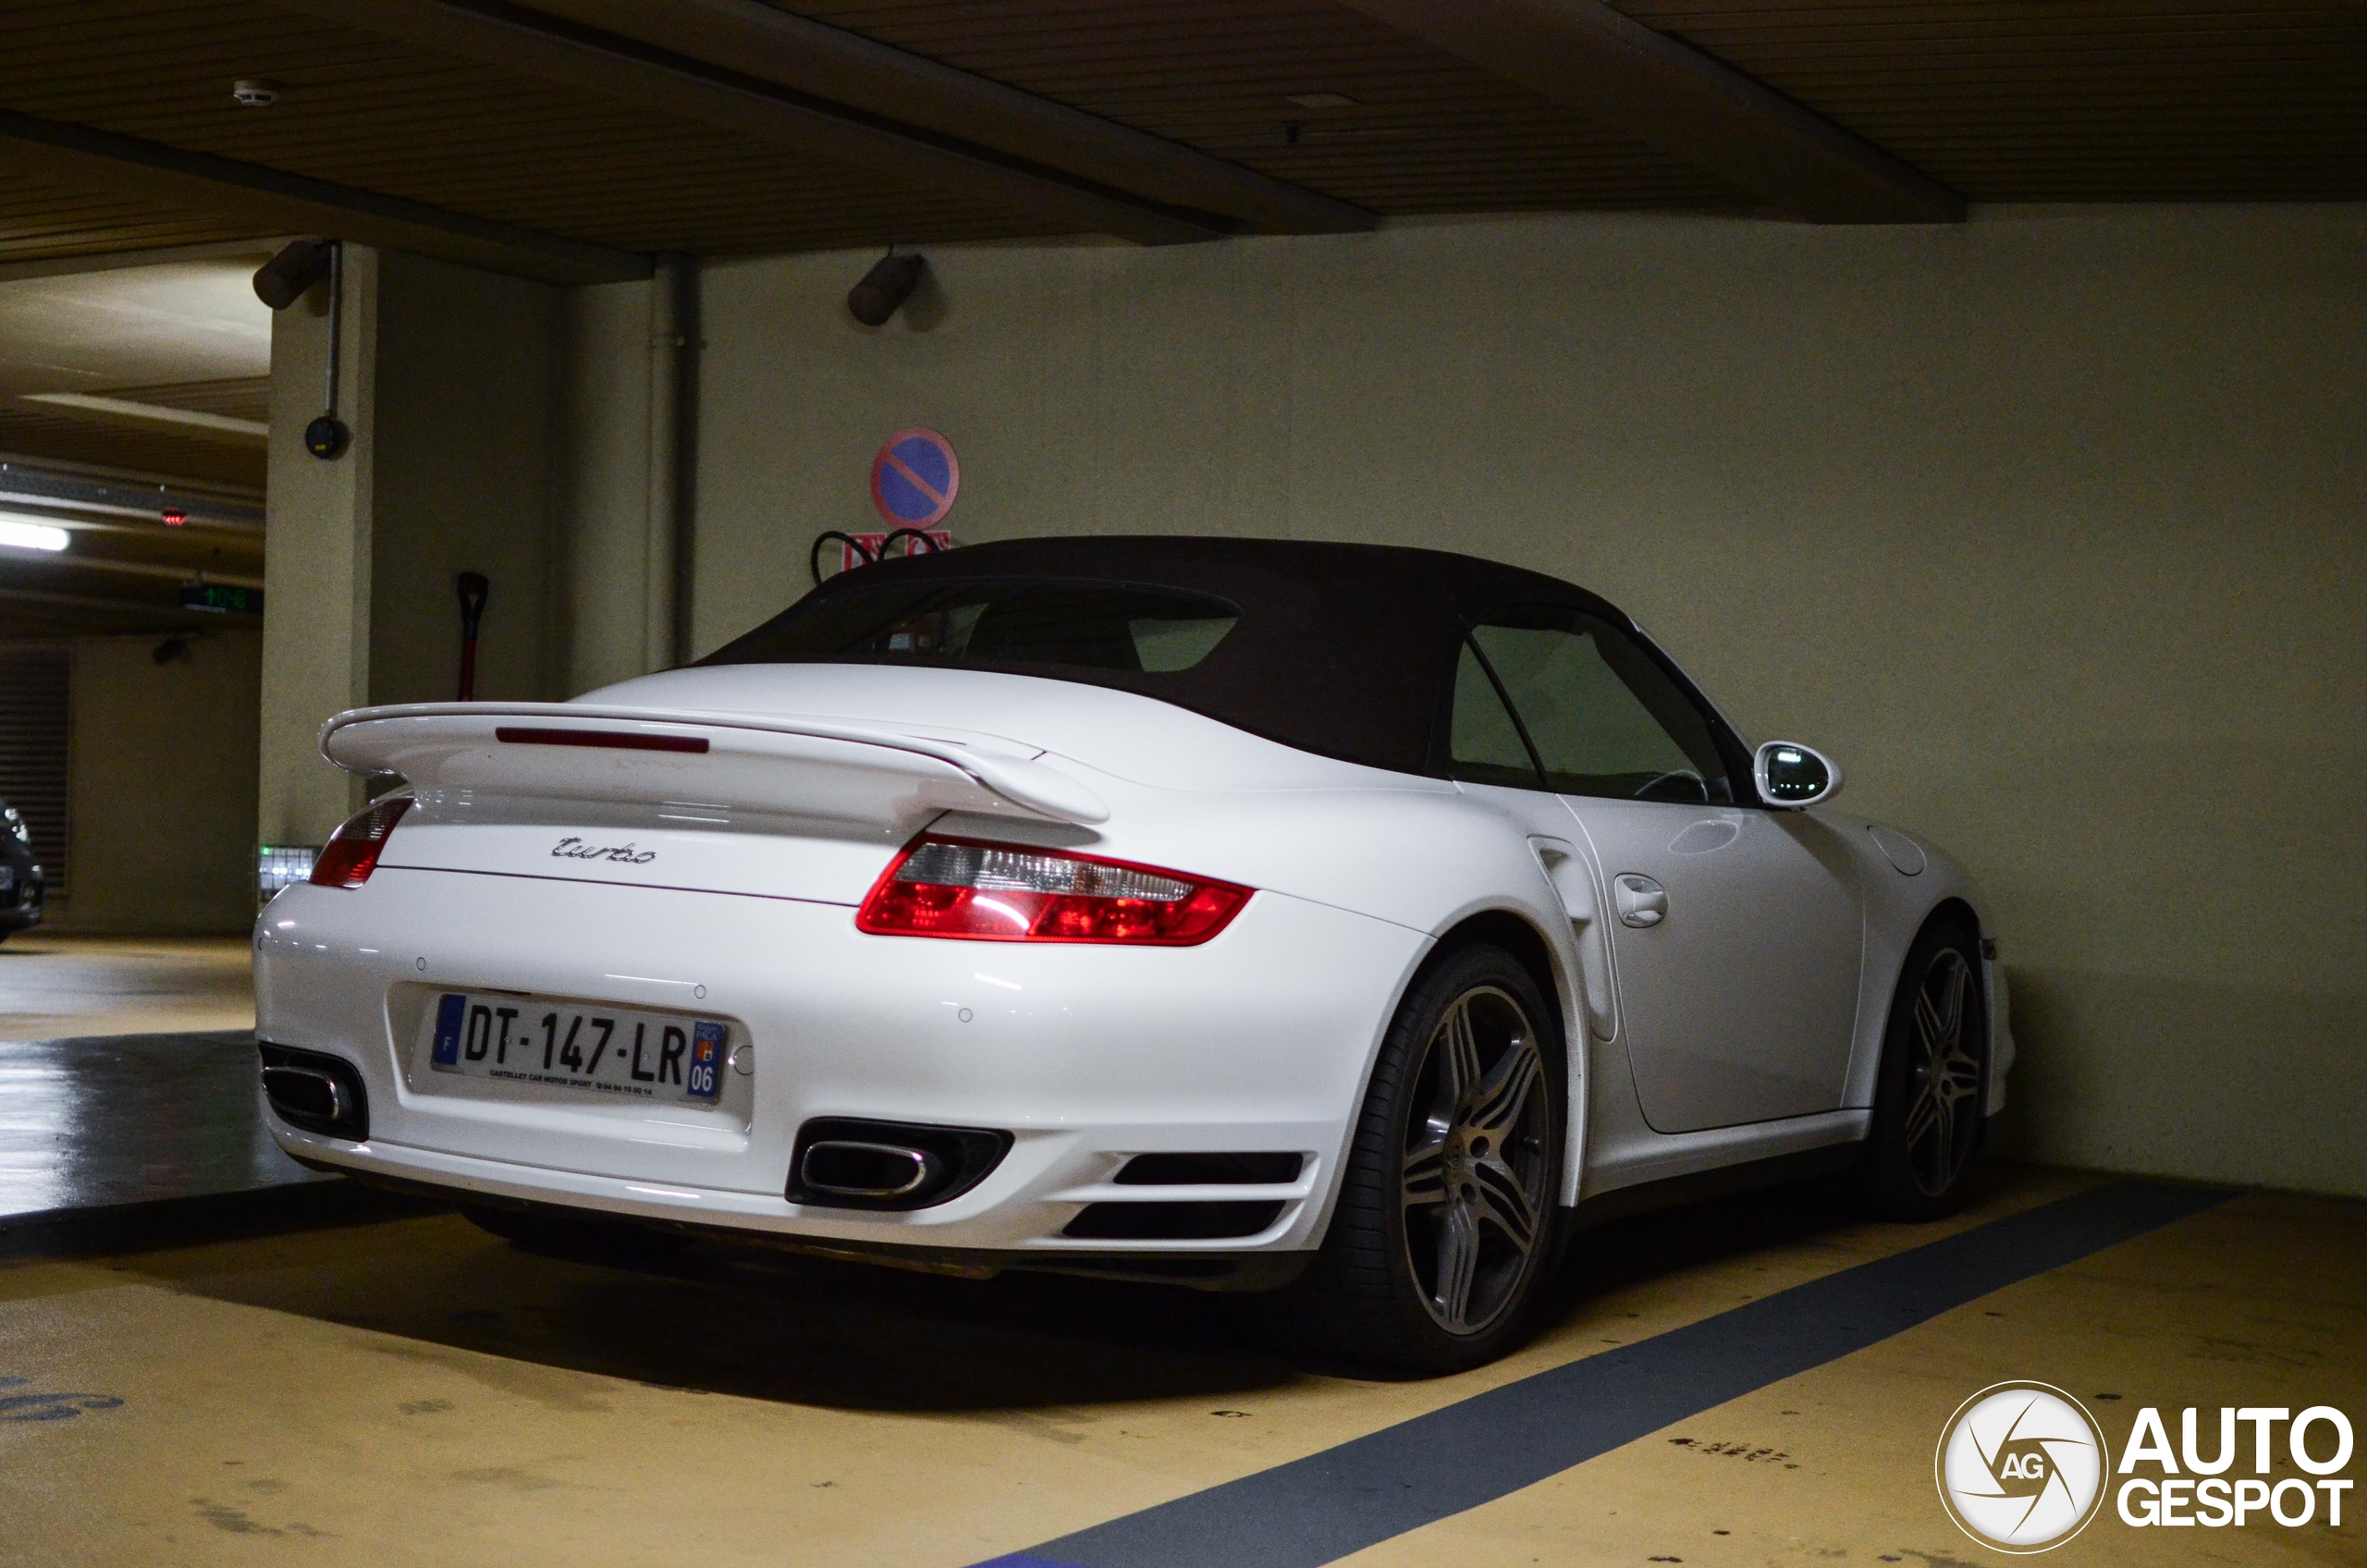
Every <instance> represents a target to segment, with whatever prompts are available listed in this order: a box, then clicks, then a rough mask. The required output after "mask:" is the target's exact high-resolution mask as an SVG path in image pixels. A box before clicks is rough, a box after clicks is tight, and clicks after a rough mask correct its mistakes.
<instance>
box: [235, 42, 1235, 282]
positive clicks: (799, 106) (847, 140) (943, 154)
mask: <svg viewBox="0 0 2367 1568" xmlns="http://www.w3.org/2000/svg"><path fill="white" fill-rule="evenodd" d="M277 3H278V4H280V5H283V6H287V7H288V8H291V9H295V10H300V11H309V12H312V13H313V14H315V15H318V16H320V17H322V18H328V19H332V20H334V21H336V22H337V24H339V25H340V26H346V27H360V28H364V29H367V30H369V31H374V32H377V33H379V34H381V35H383V36H386V37H390V38H396V39H399V40H401V41H403V42H405V43H411V44H415V45H423V46H425V47H428V48H433V49H436V50H440V51H442V52H444V53H446V54H451V55H460V56H462V57H464V58H468V59H473V60H477V61H480V62H482V63H484V64H486V65H491V66H496V67H500V68H502V69H504V70H509V71H515V72H518V73H520V74H521V75H525V76H532V77H535V78H538V79H540V80H545V81H553V82H559V83H562V84H564V85H567V86H570V87H573V88H576V89H578V90H580V91H582V92H591V93H596V94H598V95H599V96H601V97H605V98H608V99H612V100H614V101H616V102H619V103H625V104H636V105H638V106H640V107H642V108H644V109H648V110H651V111H653V112H656V113H659V114H666V115H671V116H679V117H681V118H683V119H690V120H695V121H697V122H699V123H700V124H703V125H707V126H711V127H714V128H716V129H720V130H726V131H730V132H731V133H732V134H734V135H737V136H742V137H745V138H747V139H748V140H750V141H755V142H758V143H761V144H764V145H767V146H771V147H775V148H779V149H780V150H782V151H784V152H791V153H802V154H804V155H807V156H818V157H827V158H830V159H834V160H836V161H838V162H840V163H845V164H851V165H854V166H855V167H858V168H865V169H869V170H871V171H873V172H874V173H876V174H879V175H883V176H886V177H887V178H891V179H896V180H900V181H903V182H906V183H909V184H914V185H918V186H921V187H923V188H925V189H929V190H940V191H944V192H947V193H949V194H960V195H966V196H969V197H971V198H973V199H977V200H983V201H988V202H996V203H999V204H1000V205H1002V206H1004V207H1006V208H1008V209H1009V210H1011V211H1012V212H1015V213H1019V214H1024V215H1025V216H1027V217H1029V218H1030V219H1032V220H1035V221H1037V222H1041V223H1042V224H1044V225H1045V227H1047V228H1048V229H1049V230H1057V231H1063V232H1082V233H1088V234H1109V235H1114V236H1116V237H1118V238H1120V239H1131V240H1134V241H1135V242H1136V243H1138V244H1144V245H1172V244H1180V243H1189V242H1191V241H1195V240H1206V239H1222V238H1224V237H1225V236H1227V235H1229V234H1232V233H1233V232H1235V231H1237V230H1238V229H1239V228H1240V227H1242V225H1241V223H1240V221H1239V220H1238V219H1235V218H1233V217H1230V216H1226V215H1224V214H1218V213H1211V212H1207V211H1203V210H1200V209H1197V208H1192V207H1184V206H1180V205H1177V204H1175V203H1172V202H1161V201H1158V200H1156V199H1153V198H1151V197H1147V196H1141V195H1136V194H1134V193H1133V192H1131V191H1127V190H1121V189H1118V188H1117V187H1114V186H1110V185H1105V184H1103V183H1101V182H1099V181H1098V180H1092V179H1087V178H1084V177H1082V176H1078V175H1073V174H1070V173H1067V172H1066V171H1064V170H1061V169H1058V168H1054V167H1048V166H1046V165H1042V164H1038V163H1036V162H1033V161H1031V160H1029V159H1026V158H1022V157H1016V156H1013V155H1012V154H1010V153H1001V152H998V151H995V150H994V149H991V148H988V147H984V146H980V145H978V144H976V143H975V142H970V141H963V140H962V139H960V138H958V137H954V136H949V135H946V134H944V133H942V132H939V131H936V130H931V129H926V128H925V127H922V126H917V125H913V124H908V123H904V122H901V121H898V120H894V119H890V118H889V117H887V116H881V115H877V114H873V113H870V112H868V111H865V110H862V109H857V108H852V107H849V106H848V105H846V104H840V103H835V102H831V101H829V100H827V99H824V98H821V97H818V96H816V94H814V93H811V92H804V91H803V90H801V89H798V88H795V87H791V86H785V85H783V84H781V83H779V82H776V81H771V80H765V79H764V78H762V77H759V76H757V75H754V74H751V72H750V70H749V69H748V68H747V67H748V62H745V61H739V60H734V61H732V62H731V63H730V64H728V65H726V64H716V63H711V62H709V61H706V60H702V59H696V58H693V57H692V56H691V55H685V54H681V53H678V52H676V51H675V50H673V49H670V48H666V47H661V46H659V45H656V44H650V43H642V42H640V41H638V40H635V39H632V38H628V37H623V36H620V35H618V34H614V33H608V32H603V31H597V30H595V29H591V28H587V27H583V26H581V25H579V24H577V23H575V22H572V21H570V20H567V19H565V18H560V17H557V16H552V15H546V14H545V13H544V12H542V11H539V10H530V9H528V8H526V7H525V6H515V5H510V4H507V3H506V0H277ZM882 238H883V239H886V238H892V237H889V236H883V237H882Z"/></svg>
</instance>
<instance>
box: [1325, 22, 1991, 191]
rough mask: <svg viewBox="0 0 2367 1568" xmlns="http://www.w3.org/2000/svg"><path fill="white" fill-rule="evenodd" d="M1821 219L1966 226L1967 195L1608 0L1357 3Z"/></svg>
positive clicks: (1450, 49) (1512, 78) (1404, 29)
mask: <svg viewBox="0 0 2367 1568" xmlns="http://www.w3.org/2000/svg"><path fill="white" fill-rule="evenodd" d="M1343 4H1345V5H1347V6H1351V7H1353V8H1354V9H1355V10H1359V11H1362V12H1364V13H1365V14H1366V15H1367V16H1369V17H1372V18H1374V19H1376V20H1378V21H1381V22H1385V23H1387V24H1388V25H1389V26H1391V27H1392V28H1395V29H1396V30H1397V31H1400V32H1404V33H1409V34H1411V35H1412V36H1414V37H1416V38H1418V39H1420V40H1422V41H1423V42H1424V43H1429V44H1431V45H1433V46H1435V47H1437V48H1440V49H1443V50H1445V51H1447V52H1448V53H1449V54H1451V55H1459V56H1461V57H1462V58H1464V59H1466V60H1468V61H1470V62H1471V63H1472V64H1474V65H1476V66H1478V67H1481V68H1482V69H1484V70H1487V71H1489V72H1490V73H1491V74H1492V75H1495V76H1500V77H1502V78H1503V79H1504V80H1507V81H1513V82H1517V83H1519V84H1520V85H1521V86H1523V87H1526V88H1528V89H1529V90H1530V91H1532V92H1539V93H1542V94H1543V95H1544V96H1546V97H1548V98H1550V99H1551V100H1553V101H1554V102H1555V103H1557V104H1564V105H1566V106H1568V107H1570V108H1573V109H1576V110H1578V111H1580V112H1581V113H1583V114H1585V115H1587V116H1589V117H1590V118H1593V119H1597V120H1600V121H1601V122H1603V123H1604V124H1606V125H1610V126H1613V127H1616V128H1617V129H1621V130H1625V131H1626V132H1627V133H1629V134H1630V135H1632V136H1635V137H1637V139H1638V140H1641V141H1648V142H1650V143H1651V144H1652V145H1653V146H1655V147H1658V148H1659V149H1660V150H1661V151H1662V152H1663V153H1669V154H1670V155H1672V156H1674V157H1677V158H1681V159H1683V160H1684V161H1685V162H1686V163H1688V164H1691V165H1694V166H1695V167H1697V168H1700V169H1704V170H1706V171H1708V172H1709V173H1711V174H1714V175H1717V176H1719V177H1720V178H1723V179H1724V180H1726V181H1727V182H1728V183H1730V184H1732V185H1735V186H1736V187H1738V188H1740V189H1741V190H1745V191H1747V192H1748V193H1749V194H1751V195H1753V196H1756V197H1758V198H1759V199H1760V200H1761V201H1763V202H1769V203H1770V204H1772V205H1773V206H1775V207H1778V208H1781V209H1782V210H1784V211H1785V212H1788V213H1792V214H1797V216H1800V217H1803V218H1807V219H1809V220H1810V221H1811V222H1816V223H1957V222H1961V221H1962V220H1963V218H1964V211H1965V206H1964V198H1963V197H1961V196H1959V195H1957V194H1956V192H1955V191H1953V190H1949V189H1948V188H1947V187H1946V186H1944V185H1942V184H1940V183H1939V182H1938V181H1936V180H1934V179H1932V178H1930V177H1928V176H1926V175H1924V174H1921V173H1919V171H1917V170H1916V169H1914V168H1912V167H1910V166H1908V165H1907V164H1906V163H1904V162H1902V161H1901V160H1899V159H1898V158H1895V157H1893V156H1892V155H1891V154H1890V153H1885V152H1883V150H1882V149H1881V148H1879V147H1877V146H1875V145H1874V144H1873V143H1872V142H1870V141H1866V140H1865V139H1864V138H1863V137H1860V136H1858V135H1856V134H1855V133H1853V132H1850V131H1847V130H1844V129H1842V128H1841V127H1839V126H1837V125H1835V124H1834V123H1833V122H1832V121H1831V120H1828V119H1826V118H1825V117H1824V116H1821V115H1819V114H1817V113H1816V112H1815V111H1813V110H1811V109H1809V108H1807V107H1805V106H1803V105H1802V104H1799V103H1797V102H1796V101H1795V100H1793V99H1790V98H1787V97H1785V96H1784V94H1782V93H1780V92H1776V91H1775V90H1774V89H1773V88H1772V87H1769V86H1768V85H1766V84H1765V83H1764V82H1761V81H1759V80H1754V79H1753V78H1751V77H1748V76H1746V75H1744V74H1743V73H1742V72H1740V71H1738V70H1736V69H1735V68H1734V67H1732V66H1729V65H1727V64H1726V63H1725V62H1723V60H1719V59H1717V58H1715V57H1714V56H1712V55H1707V54H1705V53H1703V52H1702V51H1701V50H1699V49H1697V48H1695V47H1694V46H1693V45H1691V44H1689V43H1686V42H1684V41H1683V40H1682V39H1677V38H1672V37H1670V36H1669V35H1668V34H1666V33H1663V32H1657V31H1653V30H1652V29H1650V28H1649V27H1646V26H1645V25H1644V24H1643V23H1641V22H1638V21H1636V20H1634V19H1632V18H1628V17H1626V16H1623V15H1622V14H1621V13H1619V12H1617V11H1614V10H1613V9H1612V8H1611V7H1610V6H1606V5H1604V4H1602V3H1601V0H1343Z"/></svg>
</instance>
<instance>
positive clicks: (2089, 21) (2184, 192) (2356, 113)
mask: <svg viewBox="0 0 2367 1568" xmlns="http://www.w3.org/2000/svg"><path fill="white" fill-rule="evenodd" d="M1613 3H1614V4H1615V5H1616V6H1617V7H1618V8H1619V9H1620V10H1622V11H1625V12H1626V13H1627V14H1628V15H1629V16H1631V17H1633V18H1636V19H1637V20H1638V21H1641V22H1644V23H1646V24H1647V25H1649V26H1650V27H1653V28H1656V29H1658V30H1660V31H1663V32H1671V33H1674V34H1676V35H1677V36H1679V37H1682V38H1684V39H1686V41H1687V42H1689V43H1694V44H1697V45H1699V47H1701V48H1703V49H1705V50H1708V51H1709V52H1710V53H1711V54H1712V55H1717V56H1718V57H1719V58H1721V59H1723V60H1724V61H1726V62H1727V63H1728V64H1729V65H1733V66H1735V67H1739V68H1740V69H1742V70H1745V71H1747V72H1748V73H1749V74H1751V75H1752V76H1755V77H1757V78H1759V79H1760V80H1761V81H1764V82H1766V83H1767V84H1769V85H1770V86H1772V87H1774V88H1775V89H1777V90H1778V91H1780V92H1785V93H1788V94H1790V95H1791V96H1792V97H1794V98H1797V99H1798V100H1799V101H1800V102H1801V103H1803V104H1808V105H1809V107H1810V108H1813V109H1815V110H1817V111H1818V112H1819V113H1821V114H1822V115H1824V116H1827V117H1828V118H1830V119H1833V120H1835V121H1838V122H1839V123H1840V124H1842V125H1845V126H1846V127H1848V128H1849V129H1852V130H1855V131H1857V132H1858V134H1859V135H1861V136H1864V137H1866V138H1868V139H1869V140H1870V141H1874V142H1876V143H1878V144H1880V145H1881V146H1883V148H1885V149H1887V150H1888V151H1890V152H1892V153H1895V154H1897V155H1898V156H1900V157H1902V158H1905V159H1906V160H1907V162H1908V163H1910V164H1913V165H1916V166H1917V167H1918V168H1919V169H1921V170H1922V171H1923V172H1924V173H1926V174H1929V175H1931V176H1932V177H1933V178H1936V179H1939V180H1941V181H1943V182H1944V183H1945V184H1948V185H1951V186H1954V187H1955V188H1956V190H1959V191H1961V192H1962V193H1963V194H1964V195H1966V196H1967V197H1968V198H1970V199H1972V200H1973V201H1977V202H2062V201H2094V202H2127V201H2329V200H2333V201H2344V200H2347V201H2357V200H2360V199H2361V198H2367V5H2362V4H2361V3H2360V0H2300V3H2296V0H2185V3H2184V4H2175V3H2173V4H2165V3H2164V0H1922V3H1904V0H1613Z"/></svg>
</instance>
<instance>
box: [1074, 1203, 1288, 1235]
mask: <svg viewBox="0 0 2367 1568" xmlns="http://www.w3.org/2000/svg"><path fill="white" fill-rule="evenodd" d="M1281 1215H1282V1200H1281V1199H1279V1198H1276V1199H1271V1200H1269V1201H1265V1202H1260V1203H1097V1204H1088V1205H1087V1206H1086V1207H1085V1210H1084V1212H1083V1213H1081V1214H1079V1215H1078V1216H1077V1217H1076V1218H1075V1219H1072V1220H1070V1221H1069V1222H1068V1227H1067V1229H1065V1230H1063V1231H1061V1235H1063V1236H1074V1237H1077V1238H1079V1239H1080V1240H1086V1241H1097V1242H1213V1241H1220V1240H1222V1239H1223V1238H1225V1237H1228V1236H1254V1235H1256V1234H1257V1232H1258V1231H1263V1230H1264V1229H1266V1228H1267V1227H1268V1226H1269V1225H1271V1224H1272V1223H1273V1222H1274V1221H1275V1220H1276V1219H1279V1218H1280V1217H1281Z"/></svg>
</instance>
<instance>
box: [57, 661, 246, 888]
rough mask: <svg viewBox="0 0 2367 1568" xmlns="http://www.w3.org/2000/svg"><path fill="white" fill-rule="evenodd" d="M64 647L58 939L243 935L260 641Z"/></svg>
mask: <svg viewBox="0 0 2367 1568" xmlns="http://www.w3.org/2000/svg"><path fill="white" fill-rule="evenodd" d="M165 641H166V639H164V638H161V637H90V638H82V639H80V640H78V641H77V642H76V643H74V673H73V678H72V679H73V686H72V696H71V699H70V701H71V704H72V734H73V741H72V753H71V758H70V761H69V763H68V767H69V769H70V783H69V789H70V790H71V791H72V794H73V802H74V809H73V834H74V842H73V846H72V857H71V858H72V864H73V886H72V888H71V896H70V897H69V898H68V899H67V900H65V901H63V902H62V903H60V904H58V905H56V906H55V908H54V909H53V910H52V912H51V913H52V919H51V922H50V925H52V926H53V927H54V928H55V929H58V930H66V931H116V932H140V933H159V932H215V931H243V930H245V929H246V928H247V926H248V925H249V924H251V922H252V921H253V919H254V914H255V893H254V888H255V866H254V843H255V840H254V832H253V830H254V815H253V813H254V799H255V782H256V773H255V766H256V764H255V759H256V739H257V723H256V721H257V716H258V713H259V711H260V708H259V704H258V701H257V693H258V692H259V690H260V685H261V680H262V662H263V660H262V642H261V639H260V638H259V637H257V636H256V634H255V633H253V632H252V631H239V630H225V631H220V632H217V633H215V634H212V635H208V636H202V637H190V638H185V639H182V640H181V641H182V643H183V645H184V646H185V647H186V649H187V654H186V656H184V657H179V658H174V659H170V660H167V661H166V662H165V663H162V664H160V663H158V662H157V661H156V658H155V656H154V655H155V651H156V649H157V647H158V646H159V645H160V644H161V643H164V642H165Z"/></svg>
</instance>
